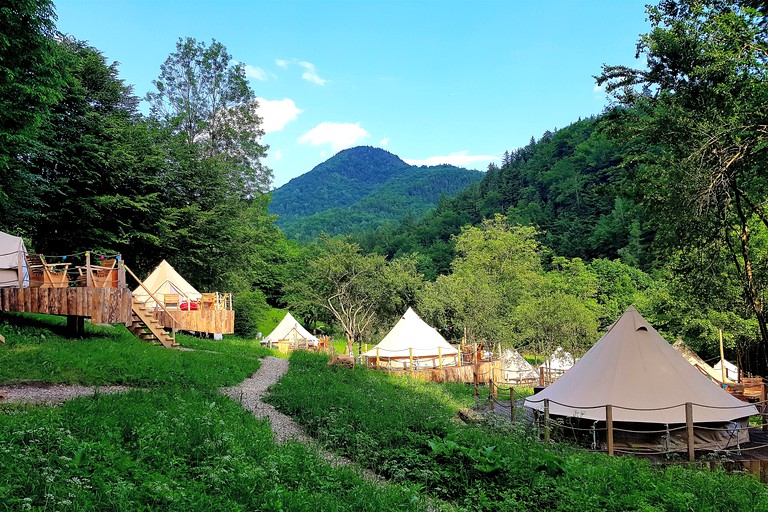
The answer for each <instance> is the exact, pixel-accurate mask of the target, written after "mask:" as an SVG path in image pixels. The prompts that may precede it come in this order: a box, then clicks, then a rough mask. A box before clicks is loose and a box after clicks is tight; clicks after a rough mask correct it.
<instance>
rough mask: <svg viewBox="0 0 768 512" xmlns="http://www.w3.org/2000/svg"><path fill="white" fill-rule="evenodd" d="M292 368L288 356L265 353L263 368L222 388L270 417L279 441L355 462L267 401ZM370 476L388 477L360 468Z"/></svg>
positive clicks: (343, 463) (331, 459) (339, 461)
mask: <svg viewBox="0 0 768 512" xmlns="http://www.w3.org/2000/svg"><path fill="white" fill-rule="evenodd" d="M287 371H288V360H287V359H279V358H277V357H272V356H269V357H265V358H263V359H262V360H261V366H260V367H259V370H258V371H257V372H256V373H254V374H253V375H252V376H250V377H248V378H247V379H245V380H244V381H243V382H241V383H240V385H238V386H233V387H230V388H221V392H222V393H224V394H225V395H227V396H229V397H230V398H232V399H233V400H236V401H238V402H240V404H241V405H242V406H243V407H244V408H245V409H247V410H249V411H251V412H252V413H253V415H254V416H256V417H257V418H267V419H268V420H269V422H270V424H271V425H272V431H273V432H274V433H275V438H276V440H277V442H278V443H284V442H286V441H289V440H295V441H298V442H301V443H304V444H309V445H312V446H314V447H315V448H316V449H317V450H318V452H319V453H320V456H321V457H322V458H323V459H325V460H327V461H329V462H330V463H331V464H332V465H334V466H350V465H354V464H353V463H352V461H350V460H349V459H347V458H344V457H340V456H338V455H335V454H333V453H331V452H329V451H327V450H325V449H323V448H322V447H321V446H320V445H319V444H318V443H317V442H316V441H315V440H314V439H313V438H312V437H310V436H308V435H306V434H305V433H304V432H303V431H302V429H301V427H300V426H299V425H297V424H296V423H295V422H294V421H293V420H292V419H291V417H290V416H288V415H285V414H283V413H281V412H280V411H278V410H276V409H275V408H274V407H273V406H272V405H270V404H267V403H264V402H262V401H261V398H262V397H263V396H264V395H265V394H266V392H267V389H269V387H270V386H272V385H273V384H275V383H277V381H279V380H280V378H281V377H282V376H283V375H285V372H287ZM359 469H360V471H362V473H363V474H364V475H365V477H366V478H367V479H369V480H374V481H377V482H379V483H385V480H384V479H383V478H382V477H380V476H379V475H377V474H376V473H374V472H373V471H370V470H367V469H363V468H359Z"/></svg>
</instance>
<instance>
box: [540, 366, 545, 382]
mask: <svg viewBox="0 0 768 512" xmlns="http://www.w3.org/2000/svg"><path fill="white" fill-rule="evenodd" d="M539 386H546V384H544V367H543V366H539Z"/></svg>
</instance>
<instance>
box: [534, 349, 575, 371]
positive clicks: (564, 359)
mask: <svg viewBox="0 0 768 512" xmlns="http://www.w3.org/2000/svg"><path fill="white" fill-rule="evenodd" d="M574 363H576V358H575V357H573V355H572V354H571V353H570V352H568V351H566V350H565V349H564V348H563V347H557V349H556V350H555V351H554V352H553V353H552V355H551V356H549V359H547V360H546V361H544V363H543V364H542V366H543V367H544V368H547V369H549V370H550V371H553V372H560V373H562V372H565V371H567V370H570V369H571V367H572V366H573V365H574Z"/></svg>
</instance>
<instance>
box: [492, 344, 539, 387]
mask: <svg viewBox="0 0 768 512" xmlns="http://www.w3.org/2000/svg"><path fill="white" fill-rule="evenodd" d="M501 378H502V379H503V382H508V383H510V384H519V383H522V382H526V381H527V382H530V381H538V380H539V374H538V373H537V372H536V370H534V369H533V366H531V363H529V362H528V361H526V360H525V358H524V357H523V356H521V355H520V353H519V352H518V351H517V350H514V349H507V350H505V351H504V352H503V353H502V354H501Z"/></svg>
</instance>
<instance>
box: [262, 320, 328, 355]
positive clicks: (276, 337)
mask: <svg viewBox="0 0 768 512" xmlns="http://www.w3.org/2000/svg"><path fill="white" fill-rule="evenodd" d="M282 340H288V341H290V342H292V343H301V342H306V343H307V345H311V346H315V347H316V346H317V337H316V336H314V335H312V334H310V333H309V331H307V330H306V329H305V328H304V326H302V325H301V324H300V323H299V322H297V321H296V319H295V318H293V315H291V314H290V313H286V314H285V316H284V317H283V319H282V320H281V321H280V323H279V324H277V327H275V328H274V329H273V330H272V332H271V333H269V336H267V337H266V338H264V339H263V340H261V343H262V345H267V346H269V347H271V346H272V345H273V344H275V343H277V342H278V341H282Z"/></svg>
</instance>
